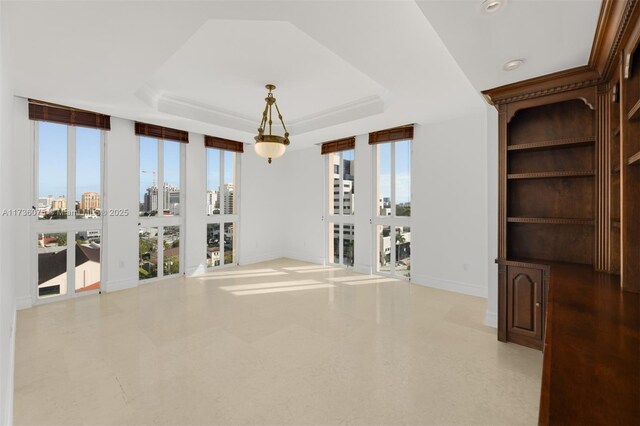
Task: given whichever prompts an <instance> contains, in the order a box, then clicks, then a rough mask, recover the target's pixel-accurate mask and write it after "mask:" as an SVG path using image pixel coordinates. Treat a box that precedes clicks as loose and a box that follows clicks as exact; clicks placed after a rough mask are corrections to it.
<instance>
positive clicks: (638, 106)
mask: <svg viewBox="0 0 640 426" xmlns="http://www.w3.org/2000/svg"><path fill="white" fill-rule="evenodd" d="M627 118H628V119H629V120H635V119H637V118H640V99H638V101H637V102H636V103H635V105H634V106H633V107H631V110H630V111H629V113H628V114H627Z"/></svg>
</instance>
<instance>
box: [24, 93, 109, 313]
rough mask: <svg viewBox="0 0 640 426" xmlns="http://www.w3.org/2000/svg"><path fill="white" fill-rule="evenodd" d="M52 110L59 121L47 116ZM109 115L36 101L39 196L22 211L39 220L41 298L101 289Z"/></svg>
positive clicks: (38, 293)
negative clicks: (79, 115)
mask: <svg viewBox="0 0 640 426" xmlns="http://www.w3.org/2000/svg"><path fill="white" fill-rule="evenodd" d="M56 114H57V115H56ZM48 116H55V117H56V122H49V121H44V120H45V119H46V117H48ZM89 116H91V117H89ZM94 116H95V117H98V119H97V120H96V119H95V117H94ZM105 117H106V116H102V115H100V114H93V113H89V112H85V113H84V115H83V116H82V117H80V120H76V119H75V118H76V116H75V115H74V112H73V110H72V109H67V108H63V107H54V106H47V105H41V104H32V105H30V118H32V119H33V120H34V122H33V129H34V136H35V138H34V139H35V150H34V152H35V165H36V168H35V179H34V183H35V188H34V202H33V209H31V210H29V211H28V212H27V211H25V212H16V214H22V213H24V214H25V215H26V214H28V215H30V216H32V220H33V227H32V229H33V230H34V234H35V235H34V237H33V238H34V240H33V247H34V248H35V257H36V260H35V264H36V271H37V273H36V274H35V276H36V283H35V292H34V295H35V300H36V301H37V300H43V299H56V298H63V297H72V296H74V295H76V294H81V293H85V294H86V293H94V292H97V291H99V290H100V283H101V276H102V265H101V252H102V251H101V247H102V222H103V221H102V218H103V216H104V215H105V213H107V212H105V210H104V205H103V202H102V201H103V195H102V194H103V190H102V185H103V176H102V173H103V169H104V168H103V150H104V139H105V131H104V130H103V129H105V128H108V126H107V125H105V124H104V120H105ZM82 118H87V120H86V121H87V122H84V121H83V120H82ZM106 119H107V120H108V117H106ZM101 120H103V121H102V122H101ZM98 124H100V125H101V128H94V127H84V126H94V125H98ZM69 249H71V250H72V252H71V253H69Z"/></svg>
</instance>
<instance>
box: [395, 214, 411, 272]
mask: <svg viewBox="0 0 640 426" xmlns="http://www.w3.org/2000/svg"><path fill="white" fill-rule="evenodd" d="M395 238H396V272H395V273H396V275H401V276H403V277H407V278H409V276H410V275H411V228H410V227H408V226H404V227H403V226H398V227H396V236H395Z"/></svg>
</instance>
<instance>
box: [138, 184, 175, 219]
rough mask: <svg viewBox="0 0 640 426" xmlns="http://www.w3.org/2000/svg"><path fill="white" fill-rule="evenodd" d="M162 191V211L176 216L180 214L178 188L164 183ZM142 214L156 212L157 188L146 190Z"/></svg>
mask: <svg viewBox="0 0 640 426" xmlns="http://www.w3.org/2000/svg"><path fill="white" fill-rule="evenodd" d="M162 189H163V191H162V200H163V202H164V211H165V212H166V213H168V214H178V213H179V212H180V188H178V187H176V186H173V185H171V184H168V183H165V184H164V186H163V188H162ZM142 207H143V208H142V211H143V212H146V213H148V212H153V211H155V212H157V211H158V208H159V206H158V187H157V186H155V185H154V186H152V187H150V188H147V192H145V194H144V203H143V206H142Z"/></svg>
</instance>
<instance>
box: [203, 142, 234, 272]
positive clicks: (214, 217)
mask: <svg viewBox="0 0 640 426" xmlns="http://www.w3.org/2000/svg"><path fill="white" fill-rule="evenodd" d="M209 150H216V151H218V153H219V155H218V157H219V158H218V161H219V169H218V174H219V176H218V177H219V182H220V186H219V188H220V187H222V186H224V184H225V182H224V174H225V164H224V163H225V160H224V157H225V153H231V154H232V155H233V156H234V161H233V163H234V169H235V173H234V176H233V180H234V182H233V186H234V187H233V192H234V194H233V195H234V206H233V213H232V214H225V213H224V207H225V206H224V197H222V199H221V200H220V213H218V214H209V213H208V212H207V209H206V201H205V211H204V216H205V229H204V232H205V235H207V237H208V227H209V225H215V224H217V225H218V226H219V228H218V229H219V232H220V234H221V235H222V239H223V243H222V244H221V247H218V248H219V249H220V264H219V265H218V266H215V265H212V266H209V265H208V264H207V258H206V250H208V247H209V241H208V240H207V238H205V247H204V248H205V250H203V252H204V253H205V259H204V265H205V271H207V272H211V271H215V270H218V269H221V268H228V267H231V266H237V265H239V262H238V255H239V253H240V251H239V242H240V237H239V236H240V230H239V226H238V225H239V223H240V197H241V194H242V189H241V184H240V175H241V173H240V167H241V161H240V159H241V158H242V156H241V155H240V154H241V152H237V151H231V150H225V149H221V148H214V147H210V146H205V153H206V155H205V157H206V158H205V182H206V184H205V193H204V198H205V200H206V197H207V191H208V190H209V188H208V186H209V184H208V182H209ZM228 223H232V224H233V228H234V229H233V234H234V236H233V250H232V253H233V262H231V263H228V264H225V263H224V258H225V252H226V250H225V247H224V225H225V224H228ZM218 243H220V242H218Z"/></svg>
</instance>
